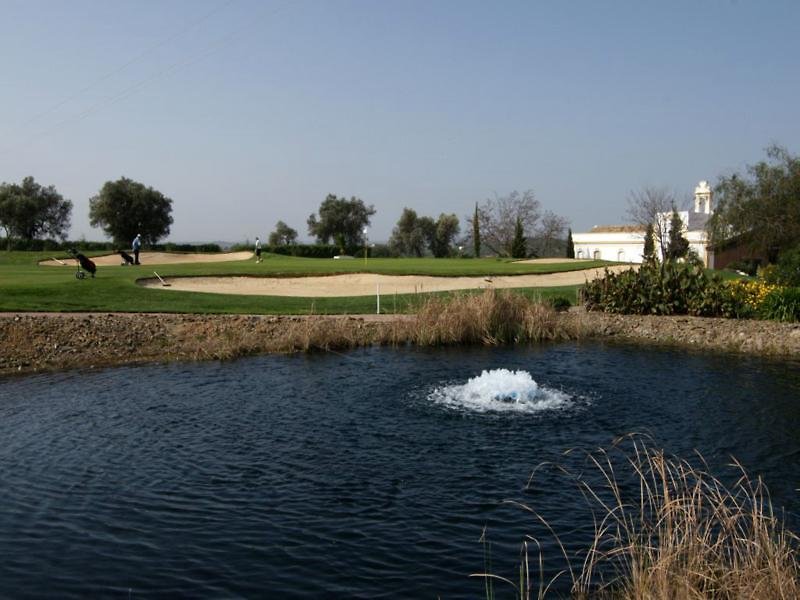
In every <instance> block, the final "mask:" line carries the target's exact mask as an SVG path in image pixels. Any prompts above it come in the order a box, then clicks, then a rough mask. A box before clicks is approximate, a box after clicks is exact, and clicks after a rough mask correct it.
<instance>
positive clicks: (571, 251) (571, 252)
mask: <svg viewBox="0 0 800 600" xmlns="http://www.w3.org/2000/svg"><path fill="white" fill-rule="evenodd" d="M562 231H563V230H562ZM568 231H569V233H568V234H567V258H575V244H574V242H573V241H572V227H570V228H569V230H568Z"/></svg>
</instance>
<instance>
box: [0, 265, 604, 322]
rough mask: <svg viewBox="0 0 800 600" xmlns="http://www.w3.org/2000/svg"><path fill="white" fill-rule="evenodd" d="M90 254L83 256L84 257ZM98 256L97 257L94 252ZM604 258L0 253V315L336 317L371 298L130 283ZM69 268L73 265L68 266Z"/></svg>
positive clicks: (410, 297)
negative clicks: (81, 266) (81, 272)
mask: <svg viewBox="0 0 800 600" xmlns="http://www.w3.org/2000/svg"><path fill="white" fill-rule="evenodd" d="M87 254H89V255H91V253H87ZM95 254H105V253H95ZM51 257H55V258H59V259H61V260H63V261H64V262H67V263H68V265H70V266H67V267H51V266H42V265H39V264H38V262H39V261H40V260H47V259H49V258H51ZM606 264H609V263H605V262H604V261H585V262H581V263H574V262H566V263H555V264H523V263H519V262H512V261H511V260H505V259H493V258H492V259H489V258H484V259H442V258H418V259H416V258H408V259H405V258H404V259H400V258H395V259H386V258H384V259H369V260H368V261H367V262H366V263H365V261H364V260H363V259H352V260H331V259H310V258H294V257H287V256H278V255H266V258H265V260H264V261H263V262H261V263H258V264H256V263H255V262H254V261H252V260H249V261H238V262H218V263H195V264H173V265H146V264H144V265H141V266H138V267H122V266H117V265H115V266H100V267H98V271H97V277H96V278H95V279H91V278H87V279H84V280H78V279H76V278H75V272H76V271H77V263H76V261H75V260H74V259H70V258H68V257H67V256H66V255H65V254H63V253H54V252H0V311H90V312H174V313H240V314H310V313H318V314H343V313H352V314H357V313H374V312H375V298H374V297H373V296H359V297H349V298H287V297H279V296H239V295H222V294H204V293H195V292H178V291H171V290H160V289H145V288H143V287H141V286H139V285H137V284H136V280H137V279H139V278H144V277H153V270H156V271H158V273H159V275H161V276H162V277H175V276H225V275H250V276H270V277H291V276H303V275H333V274H342V273H355V272H369V273H380V274H386V275H434V276H443V277H457V276H470V275H472V276H488V275H521V274H526V273H540V274H545V273H557V272H563V271H574V270H580V269H586V268H592V267H598V266H603V265H606ZM73 265H74V266H73ZM578 287H579V286H563V287H552V288H522V289H521V290H520V291H521V292H523V293H525V294H526V295H529V296H532V297H540V298H549V297H553V296H564V297H566V298H568V299H570V300H571V301H572V302H575V298H576V294H577V289H578ZM452 293H453V292H446V293H443V294H445V295H446V294H452ZM425 296H426V295H423V294H416V295H415V294H404V295H397V296H393V295H386V296H382V298H381V312H389V313H392V312H409V311H412V310H414V307H415V306H416V305H417V304H418V303H419V302H420V301H421V300H422V298H424V297H425Z"/></svg>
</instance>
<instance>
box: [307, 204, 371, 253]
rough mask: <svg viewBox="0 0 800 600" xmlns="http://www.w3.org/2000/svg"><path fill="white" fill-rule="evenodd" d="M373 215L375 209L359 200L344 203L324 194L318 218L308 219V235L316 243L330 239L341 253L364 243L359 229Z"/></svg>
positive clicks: (367, 223)
mask: <svg viewBox="0 0 800 600" xmlns="http://www.w3.org/2000/svg"><path fill="white" fill-rule="evenodd" d="M374 214H375V208H374V207H373V206H372V205H371V204H370V205H369V206H365V205H364V202H363V200H360V199H359V198H356V197H351V198H350V200H347V199H346V198H344V197H342V198H337V197H336V196H335V195H334V194H328V196H327V197H326V198H325V200H323V201H322V204H320V206H319V217H317V216H316V215H313V214H312V215H311V216H310V217H308V221H307V223H308V232H309V233H310V234H311V235H313V236H314V237H316V238H317V242H319V243H320V244H327V243H328V242H330V240H334V241H335V242H336V243H337V244H338V245H339V248H340V249H341V250H342V252H344V251H345V249H346V248H353V247H355V246H361V245H362V244H363V243H364V233H363V229H364V227H366V226H368V225H369V218H370V217H371V216H372V215H374Z"/></svg>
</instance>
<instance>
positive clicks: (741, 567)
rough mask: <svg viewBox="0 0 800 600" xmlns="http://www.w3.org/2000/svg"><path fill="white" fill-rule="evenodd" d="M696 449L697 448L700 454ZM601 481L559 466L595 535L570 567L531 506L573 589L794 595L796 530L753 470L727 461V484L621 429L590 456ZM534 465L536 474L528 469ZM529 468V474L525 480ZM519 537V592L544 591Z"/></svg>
mask: <svg viewBox="0 0 800 600" xmlns="http://www.w3.org/2000/svg"><path fill="white" fill-rule="evenodd" d="M698 456H699V455H698ZM587 460H588V463H589V465H590V467H591V469H590V471H591V472H592V473H594V475H596V476H597V475H599V480H600V481H601V483H600V484H597V483H589V482H588V481H587V480H586V478H585V476H584V474H583V473H582V472H578V473H577V474H575V473H573V472H572V471H570V470H568V469H565V468H563V467H558V469H559V470H560V473H561V474H563V475H565V476H568V477H570V478H572V480H573V482H574V483H575V484H576V485H577V486H578V488H579V489H580V491H581V493H582V494H583V496H584V497H585V498H586V500H587V501H588V503H589V507H590V509H591V513H592V516H593V518H594V523H595V525H594V530H595V534H594V539H593V541H592V542H591V544H590V546H589V548H588V549H587V550H586V551H585V552H584V553H582V560H580V561H579V565H578V566H576V567H574V570H573V565H574V564H575V557H573V559H572V560H570V557H569V556H568V553H567V552H566V550H565V549H564V546H563V545H562V544H561V541H560V540H559V539H558V536H557V535H556V534H555V532H554V531H553V530H552V528H550V526H549V525H548V524H547V522H546V520H545V519H544V518H543V516H542V515H540V514H539V513H537V512H536V511H535V510H534V508H533V507H531V506H528V505H525V504H519V506H521V507H522V508H524V509H525V510H527V511H529V512H530V513H532V514H533V515H534V516H535V518H536V521H537V523H538V524H539V525H541V526H544V527H545V529H546V531H547V533H548V534H549V535H551V536H553V538H554V539H555V540H556V541H557V543H558V546H559V547H560V548H561V552H562V558H563V559H564V560H565V561H566V564H567V568H566V569H565V571H564V573H565V574H566V575H565V576H568V577H570V578H571V587H572V592H571V595H572V597H574V598H614V599H625V600H628V599H630V600H657V599H658V600H690V599H692V600H694V599H701V598H703V599H705V598H708V599H715V600H734V599H736V600H740V599H752V600H777V599H781V600H789V599H795V598H798V597H800V566H799V565H798V561H797V556H796V551H797V548H798V541H799V540H798V537H797V536H796V535H795V534H794V533H792V532H790V531H789V530H788V529H786V528H785V526H784V524H783V521H782V520H781V519H780V518H779V517H777V516H776V515H775V513H774V511H773V507H772V504H771V501H770V497H769V493H768V491H767V489H766V487H765V485H764V483H763V481H761V479H760V478H756V479H752V478H750V477H749V476H748V475H747V473H746V472H745V469H744V468H743V467H742V466H741V465H740V464H739V463H738V462H734V463H733V465H731V466H732V467H734V468H735V471H736V481H735V482H734V483H733V485H732V486H730V487H727V486H726V485H725V484H724V483H723V482H722V481H721V480H720V479H719V478H717V477H715V476H714V475H712V474H710V473H709V472H708V468H707V465H706V464H705V461H704V460H703V459H702V457H699V463H700V464H699V465H693V464H690V463H689V462H688V461H686V460H683V459H680V458H677V457H675V456H668V455H666V454H665V453H664V451H663V450H656V449H653V448H651V447H650V446H649V443H648V442H647V440H646V438H644V437H643V436H638V435H630V436H625V437H623V438H620V439H619V440H617V441H616V442H615V443H614V444H613V445H612V446H611V448H609V449H601V450H598V451H596V452H593V453H590V454H589V455H588V456H587ZM535 473H536V472H535V471H534V475H535ZM534 475H532V476H531V482H529V485H532V480H533V479H534ZM529 541H535V538H533V537H531V538H529V539H528V540H526V541H525V543H524V544H523V549H522V555H523V559H522V561H521V565H520V570H519V573H520V579H519V582H518V583H512V582H510V581H509V580H507V579H503V578H502V577H497V576H496V575H492V574H488V573H482V574H478V575H479V576H482V577H492V578H494V579H501V580H503V581H506V582H507V583H509V584H511V585H513V586H514V588H515V589H516V593H517V596H518V597H519V598H521V599H526V600H528V599H530V598H533V597H536V598H544V597H545V596H546V595H547V591H548V589H549V586H550V584H551V583H552V581H549V582H548V581H545V580H544V569H543V566H542V564H543V563H542V561H543V557H542V555H541V551H540V552H539V565H540V566H539V569H538V573H534V574H533V575H532V574H531V573H530V568H529V557H528V546H527V545H528V542H529Z"/></svg>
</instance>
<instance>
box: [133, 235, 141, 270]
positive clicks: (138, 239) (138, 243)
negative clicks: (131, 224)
mask: <svg viewBox="0 0 800 600" xmlns="http://www.w3.org/2000/svg"><path fill="white" fill-rule="evenodd" d="M131 247H132V248H133V264H135V265H140V264H142V263H140V262H139V248H141V247H142V234H141V233H137V234H136V237H135V238H133V243H132V244H131Z"/></svg>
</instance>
